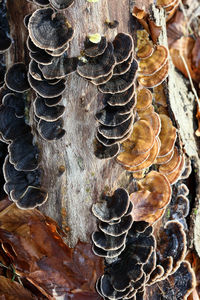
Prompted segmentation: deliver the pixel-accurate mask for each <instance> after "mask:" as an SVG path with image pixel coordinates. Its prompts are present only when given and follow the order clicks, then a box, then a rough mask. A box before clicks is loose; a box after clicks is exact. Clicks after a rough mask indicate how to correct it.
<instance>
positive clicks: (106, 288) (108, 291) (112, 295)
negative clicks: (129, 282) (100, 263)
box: [100, 274, 131, 299]
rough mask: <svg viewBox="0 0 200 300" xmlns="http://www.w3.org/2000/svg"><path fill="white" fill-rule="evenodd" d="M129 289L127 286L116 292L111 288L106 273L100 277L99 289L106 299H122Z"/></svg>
mask: <svg viewBox="0 0 200 300" xmlns="http://www.w3.org/2000/svg"><path fill="white" fill-rule="evenodd" d="M130 290H131V288H130V287H128V288H127V289H126V290H125V291H123V292H118V291H116V290H115V289H114V288H113V286H112V283H111V280H110V277H109V276H108V275H107V274H105V275H103V276H101V277H100V291H101V293H102V295H103V296H104V297H108V299H123V297H125V296H126V295H127V294H128V293H129V292H130Z"/></svg>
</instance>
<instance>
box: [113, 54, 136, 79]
mask: <svg viewBox="0 0 200 300" xmlns="http://www.w3.org/2000/svg"><path fill="white" fill-rule="evenodd" d="M133 59H134V57H133V52H131V54H130V56H129V57H128V59H127V60H125V61H124V62H122V63H120V64H117V65H116V66H115V67H114V69H113V75H122V74H124V73H126V72H127V71H128V70H129V69H130V67H131V63H132V62H133Z"/></svg>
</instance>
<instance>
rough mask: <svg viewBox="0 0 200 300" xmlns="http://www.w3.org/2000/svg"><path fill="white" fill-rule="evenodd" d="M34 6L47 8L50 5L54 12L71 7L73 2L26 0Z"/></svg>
mask: <svg viewBox="0 0 200 300" xmlns="http://www.w3.org/2000/svg"><path fill="white" fill-rule="evenodd" d="M27 1H28V2H31V3H34V4H36V5H39V6H42V7H47V6H49V5H51V6H52V7H53V8H54V9H56V10H63V9H66V8H68V7H69V6H71V5H72V3H73V2H74V0H27Z"/></svg>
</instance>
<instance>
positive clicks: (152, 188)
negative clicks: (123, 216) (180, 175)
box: [130, 171, 172, 224]
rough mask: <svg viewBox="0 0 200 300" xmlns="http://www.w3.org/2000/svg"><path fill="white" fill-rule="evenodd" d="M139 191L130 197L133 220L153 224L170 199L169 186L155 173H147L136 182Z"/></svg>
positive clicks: (161, 176)
mask: <svg viewBox="0 0 200 300" xmlns="http://www.w3.org/2000/svg"><path fill="white" fill-rule="evenodd" d="M138 185H139V191H137V192H134V193H132V194H131V195H130V201H131V202H132V204H133V215H132V217H133V219H134V220H135V221H142V220H145V221H147V222H149V223H150V224H152V223H155V222H156V221H157V220H158V219H160V218H161V216H162V215H163V213H164V211H165V209H166V206H167V205H168V204H169V202H170V199H171V194H172V190H171V186H170V183H169V182H168V180H167V178H166V177H165V176H164V175H162V174H160V173H159V172H156V171H151V172H149V173H148V174H147V175H146V177H145V178H144V179H141V180H140V181H138Z"/></svg>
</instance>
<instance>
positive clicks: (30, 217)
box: [0, 204, 102, 299]
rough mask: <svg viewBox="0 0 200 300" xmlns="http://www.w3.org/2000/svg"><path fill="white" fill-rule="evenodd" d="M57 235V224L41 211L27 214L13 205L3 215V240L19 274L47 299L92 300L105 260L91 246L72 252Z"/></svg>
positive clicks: (0, 225)
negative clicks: (85, 296) (57, 297)
mask: <svg viewBox="0 0 200 300" xmlns="http://www.w3.org/2000/svg"><path fill="white" fill-rule="evenodd" d="M58 232H59V233H60V231H58V226H57V224H56V222H55V221H53V220H52V219H50V218H47V217H45V216H44V215H42V214H41V213H40V212H39V211H38V210H26V211H24V210H20V209H18V208H17V207H16V206H15V205H14V204H12V205H10V206H9V207H7V208H6V209H4V210H3V211H2V212H1V213H0V240H1V242H2V245H3V249H4V250H5V252H6V253H7V255H8V256H9V257H10V258H11V261H12V263H13V265H14V267H15V270H16V273H17V274H19V275H21V276H24V277H26V279H27V280H29V281H30V282H31V283H32V284H33V285H35V286H36V287H37V288H38V289H39V290H40V291H41V292H42V293H43V294H44V295H45V296H47V297H54V296H56V295H57V296H61V295H62V296H66V297H69V299H70V295H71V296H72V295H75V294H79V295H80V296H81V295H82V294H83V295H87V297H88V299H92V298H91V297H94V295H96V292H95V290H94V283H95V281H96V279H97V277H98V276H99V275H100V273H101V271H102V259H99V258H98V257H96V256H94V254H93V253H92V252H91V247H90V245H89V244H83V243H79V244H78V245H77V246H76V247H75V248H74V249H72V248H69V247H68V246H67V245H66V244H65V243H64V242H63V240H62V237H61V235H60V234H59V233H58ZM90 296H91V297H90ZM96 296H97V295H96ZM53 299H54V298H53ZM73 299H75V298H73ZM77 299H81V298H77ZM82 299H83V298H82Z"/></svg>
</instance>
